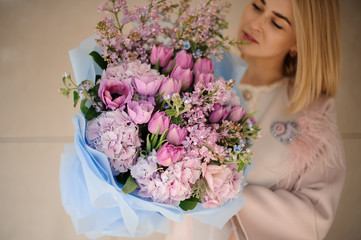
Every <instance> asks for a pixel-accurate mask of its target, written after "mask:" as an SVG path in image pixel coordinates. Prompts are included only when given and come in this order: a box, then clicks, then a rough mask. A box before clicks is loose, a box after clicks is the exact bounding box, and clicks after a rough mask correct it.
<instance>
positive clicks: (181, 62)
mask: <svg viewBox="0 0 361 240" xmlns="http://www.w3.org/2000/svg"><path fill="white" fill-rule="evenodd" d="M175 65H176V66H180V67H181V68H183V69H192V67H193V56H192V54H188V53H187V52H186V51H185V50H181V51H180V52H178V53H177V56H176V57H175Z"/></svg>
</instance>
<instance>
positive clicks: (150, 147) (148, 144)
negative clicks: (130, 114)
mask: <svg viewBox="0 0 361 240" xmlns="http://www.w3.org/2000/svg"><path fill="white" fill-rule="evenodd" d="M149 135H150V134H148V135H147V143H146V149H147V153H150V151H151V150H152V145H151V144H150V140H149Z"/></svg>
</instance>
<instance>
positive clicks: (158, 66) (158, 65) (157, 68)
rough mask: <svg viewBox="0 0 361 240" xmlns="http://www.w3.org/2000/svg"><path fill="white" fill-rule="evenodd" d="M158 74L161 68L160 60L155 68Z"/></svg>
mask: <svg viewBox="0 0 361 240" xmlns="http://www.w3.org/2000/svg"><path fill="white" fill-rule="evenodd" d="M154 68H155V69H156V70H157V71H158V72H159V68H160V59H158V61H157V64H156V65H155V67H154Z"/></svg>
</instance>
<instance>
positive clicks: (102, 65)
mask: <svg viewBox="0 0 361 240" xmlns="http://www.w3.org/2000/svg"><path fill="white" fill-rule="evenodd" d="M89 55H90V56H92V57H93V60H94V62H95V63H96V64H98V66H99V67H100V68H101V69H103V70H104V69H106V68H107V62H106V61H104V59H103V57H102V56H101V55H100V54H99V53H98V52H96V51H92V52H91V53H89Z"/></svg>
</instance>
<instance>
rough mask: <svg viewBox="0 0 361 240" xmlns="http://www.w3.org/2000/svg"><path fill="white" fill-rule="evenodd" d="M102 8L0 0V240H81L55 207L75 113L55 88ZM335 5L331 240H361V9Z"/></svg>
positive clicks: (79, 0)
mask: <svg viewBox="0 0 361 240" xmlns="http://www.w3.org/2000/svg"><path fill="white" fill-rule="evenodd" d="M102 2H103V1H100V0H76V1H70V0H60V1H59V0H56V1H55V0H46V1H45V0H0V23H1V25H0V36H1V37H0V59H1V60H0V73H1V86H0V106H1V111H0V112H1V118H0V119H1V120H0V121H1V122H0V123H1V124H0V154H1V160H0V193H1V198H0V221H1V224H0V239H4V240H5V239H6V240H12V239H36V240H38V239H59V240H60V239H69V240H70V239H85V237H84V236H76V234H75V232H74V229H73V227H72V224H71V221H70V218H69V217H68V216H67V215H66V214H65V212H64V210H63V209H62V206H61V203H60V194H59V187H58V169H59V161H60V154H61V152H62V150H63V145H64V143H65V142H71V141H72V135H73V126H72V122H71V117H72V115H73V114H74V113H75V112H76V110H75V109H72V107H71V100H67V99H65V98H63V97H62V96H60V95H59V94H57V89H58V88H60V87H61V81H60V78H61V76H62V74H63V73H64V72H65V71H71V65H70V61H69V58H68V54H67V52H68V50H70V49H72V48H75V47H77V46H78V44H79V43H80V42H81V41H82V40H83V39H85V38H86V37H88V36H90V35H91V34H93V30H94V26H95V24H96V22H97V21H98V20H99V19H100V18H101V15H100V14H98V13H97V12H96V9H97V7H98V5H100V4H101V3H102ZM133 2H144V1H133ZM231 2H232V3H233V8H232V11H231V13H230V15H229V21H230V30H229V31H228V33H229V34H230V35H231V36H234V34H235V32H236V28H237V23H238V18H239V17H240V14H241V11H242V8H243V6H244V5H245V3H246V1H245V0H244V1H241V0H233V1H231ZM340 2H341V7H342V41H343V53H344V60H343V75H342V85H341V89H340V92H339V94H338V97H337V100H338V102H337V111H338V119H339V125H340V129H341V132H342V134H343V137H344V143H345V148H346V156H347V167H348V168H347V179H346V184H345V188H344V191H343V195H342V198H341V204H340V208H339V211H338V213H337V217H336V220H335V223H334V225H333V227H332V229H331V231H330V233H329V236H328V237H327V239H328V240H336V239H361V228H360V227H359V226H360V221H361V191H360V190H359V189H360V187H359V185H360V183H361V164H360V161H359V159H360V156H361V124H357V123H358V122H359V121H360V118H361V111H360V105H361V94H359V92H360V91H361V81H360V80H361V79H360V72H359V71H360V67H361V58H360V55H361V47H360V46H361V31H360V26H361V14H360V10H361V2H360V1H359V0H341V1H340ZM159 238H162V237H161V236H160V235H154V236H153V237H152V239H159ZM104 239H112V238H104Z"/></svg>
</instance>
